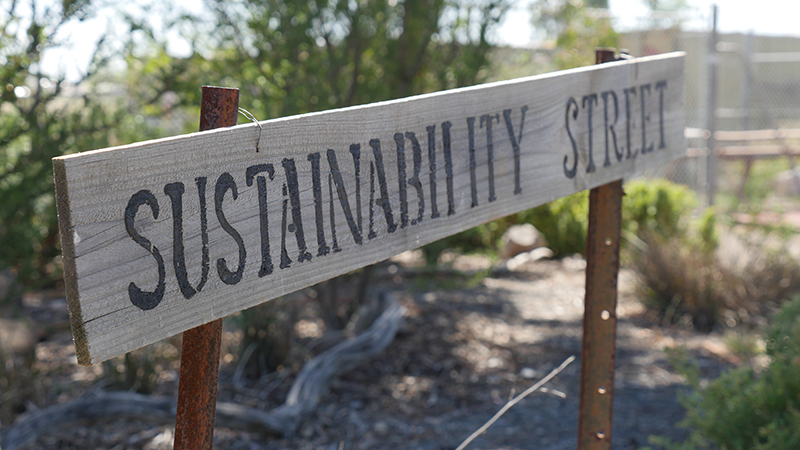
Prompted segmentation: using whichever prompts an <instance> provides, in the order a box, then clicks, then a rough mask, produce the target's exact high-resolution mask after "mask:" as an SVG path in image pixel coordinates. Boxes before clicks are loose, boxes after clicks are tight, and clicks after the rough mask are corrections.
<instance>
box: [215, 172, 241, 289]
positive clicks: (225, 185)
mask: <svg viewBox="0 0 800 450" xmlns="http://www.w3.org/2000/svg"><path fill="white" fill-rule="evenodd" d="M229 189H230V191H231V196H233V199H234V200H236V199H237V198H239V190H238V189H237V188H236V182H234V181H233V177H232V176H231V174H229V173H228V172H225V173H223V174H222V175H220V176H219V178H217V185H216V187H215V188H214V209H215V210H216V212H217V220H218V221H219V224H220V225H221V226H222V229H223V230H225V232H226V233H228V234H229V235H230V236H231V237H232V238H233V240H234V241H236V245H237V246H239V267H237V268H236V272H231V271H230V270H228V267H227V265H226V263H225V258H219V259H217V273H218V274H219V279H220V280H222V282H223V283H225V284H236V283H238V282H239V281H241V279H242V274H244V263H245V260H246V258H247V252H246V251H245V248H244V241H243V240H242V236H241V235H240V234H239V232H238V231H236V230H235V229H234V228H233V227H232V226H231V224H230V223H229V222H228V219H226V218H225V213H224V212H223V211H222V201H223V200H224V199H225V192H227V191H228V190H229Z"/></svg>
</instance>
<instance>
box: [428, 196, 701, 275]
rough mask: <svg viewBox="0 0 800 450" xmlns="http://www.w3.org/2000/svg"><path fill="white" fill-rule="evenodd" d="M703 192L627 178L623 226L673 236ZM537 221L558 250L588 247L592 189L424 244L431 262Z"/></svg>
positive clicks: (491, 244) (478, 248)
mask: <svg viewBox="0 0 800 450" xmlns="http://www.w3.org/2000/svg"><path fill="white" fill-rule="evenodd" d="M696 205H697V196H696V195H695V194H694V192H692V191H691V190H690V189H689V188H687V187H686V186H682V185H679V184H675V183H671V182H669V181H667V180H633V181H630V182H628V183H626V184H625V197H624V199H623V202H622V227H623V229H625V230H626V231H629V232H631V233H633V234H634V235H642V234H645V233H647V234H650V235H657V236H662V237H671V236H675V235H678V234H681V233H683V232H685V230H686V227H687V224H688V218H689V216H690V214H691V212H692V211H693V210H694V208H695V206H696ZM521 223H530V224H533V226H535V227H536V228H537V229H538V230H539V231H541V232H542V234H544V236H545V237H546V238H547V242H548V244H549V247H550V249H552V250H553V251H554V253H555V254H556V255H558V256H562V257H563V256H569V255H573V254H575V253H580V254H583V253H584V252H585V251H586V232H587V229H588V225H589V191H582V192H578V193H576V194H573V195H570V196H567V197H563V198H560V199H557V200H553V201H552V202H550V203H545V204H544V205H540V206H537V207H535V208H531V209H529V210H526V211H522V212H520V213H517V214H514V215H511V216H508V217H504V218H502V219H498V220H495V221H493V222H489V223H487V224H483V225H480V226H477V227H475V228H472V229H469V230H467V231H464V232H461V233H459V234H456V235H453V236H450V237H447V238H445V239H442V240H440V241H437V242H434V243H432V244H428V245H427V246H425V247H423V250H424V252H425V256H426V259H427V260H428V263H429V264H434V263H435V262H436V259H437V258H438V256H439V254H440V253H441V252H442V251H444V250H446V249H451V250H456V251H459V252H462V253H473V252H483V253H493V252H496V251H497V247H498V246H499V245H500V238H501V237H502V236H503V233H505V231H506V230H507V229H508V227H510V226H511V225H515V224H521Z"/></svg>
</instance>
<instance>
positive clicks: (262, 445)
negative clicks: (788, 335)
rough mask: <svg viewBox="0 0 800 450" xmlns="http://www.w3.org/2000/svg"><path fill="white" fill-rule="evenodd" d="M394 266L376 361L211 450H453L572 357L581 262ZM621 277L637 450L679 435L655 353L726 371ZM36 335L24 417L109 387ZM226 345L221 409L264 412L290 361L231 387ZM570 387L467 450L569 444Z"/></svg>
mask: <svg viewBox="0 0 800 450" xmlns="http://www.w3.org/2000/svg"><path fill="white" fill-rule="evenodd" d="M411 259H412V260H413V258H411ZM407 262H408V258H407V257H406V259H403V258H399V259H396V260H395V263H394V264H393V265H390V264H391V263H385V264H384V265H382V266H381V267H380V268H379V269H378V270H377V271H376V276H375V278H376V279H377V280H378V285H379V286H380V288H382V289H391V290H394V291H395V292H396V293H397V295H398V297H399V299H400V301H401V303H403V305H404V306H405V307H406V308H407V309H408V313H407V317H406V318H405V322H404V325H403V328H402V330H401V331H400V333H399V334H398V335H397V336H396V338H395V340H394V342H393V343H392V344H391V345H390V346H389V347H388V348H387V349H386V350H385V351H384V352H383V354H381V355H380V356H379V357H377V358H375V359H373V360H371V361H369V362H366V363H364V364H362V365H361V366H359V367H358V368H356V369H355V370H353V371H351V372H349V373H347V374H345V375H343V376H342V377H340V378H339V379H338V380H336V381H335V382H334V384H333V386H332V388H331V390H330V393H329V394H327V395H326V396H325V397H324V398H323V400H322V402H321V404H320V406H319V408H318V409H317V411H316V412H315V413H314V414H313V415H312V416H311V417H310V418H308V420H306V421H305V422H304V424H303V426H302V427H301V428H300V430H299V432H298V433H297V435H296V436H294V437H292V438H283V439H274V438H267V437H264V436H261V435H259V434H257V433H251V432H241V431H234V430H228V429H217V431H216V437H215V440H216V445H215V448H220V449H284V448H285V449H324V450H327V449H330V450H335V449H340V448H343V449H353V450H355V449H387V448H389V449H393V450H400V449H423V450H437V449H454V448H455V447H457V446H458V444H459V443H461V442H462V441H463V440H464V439H465V438H466V437H467V436H469V435H470V434H471V433H472V432H473V431H474V430H475V429H477V428H478V427H480V426H481V425H482V424H483V423H484V422H486V421H487V420H488V419H489V418H490V417H491V416H492V415H494V413H495V412H497V411H498V409H499V408H500V407H502V405H504V404H505V403H506V402H507V401H508V400H509V398H510V397H511V396H513V395H514V394H515V393H519V392H522V391H523V390H525V389H526V388H527V387H529V386H530V385H532V384H533V383H534V382H535V381H537V380H538V379H539V378H541V377H543V376H544V375H546V374H547V373H548V372H549V371H550V370H552V369H553V368H554V367H556V366H558V365H559V364H560V363H561V362H562V361H564V360H565V359H566V358H568V357H569V356H570V355H575V356H578V357H579V356H580V341H581V333H582V331H581V318H582V314H583V306H582V299H583V295H584V290H583V285H584V267H585V263H584V262H583V261H582V260H580V259H577V258H567V259H564V260H561V261H538V262H534V263H528V264H526V265H525V266H524V267H523V268H522V269H521V270H520V271H516V272H513V273H509V274H506V275H503V276H498V277H493V276H492V277H485V278H482V279H480V278H477V277H470V276H463V275H454V274H453V273H452V272H446V273H445V272H443V273H425V272H419V271H417V272H414V269H406V268H404V267H402V264H406V263H407ZM452 264H453V266H454V267H456V268H459V269H463V270H474V269H481V268H484V267H485V266H486V265H487V264H488V262H486V261H484V260H482V259H480V258H472V259H470V258H464V257H462V258H461V259H459V258H455V260H454V261H453V263H452ZM459 264H460V266H459ZM398 266H399V267H398ZM632 277H633V276H632V275H631V274H630V273H629V272H627V271H625V270H623V271H622V273H621V280H620V300H619V307H618V315H619V318H620V319H619V322H618V330H617V333H618V342H617V372H616V381H615V389H616V394H615V395H616V397H615V400H614V429H613V448H615V449H637V448H640V447H641V446H644V445H647V440H648V436H650V435H662V436H667V437H670V438H673V439H679V438H681V437H682V436H684V435H685V434H686V431H685V430H682V429H681V428H678V427H676V424H677V422H679V421H680V420H681V418H682V417H683V414H684V413H683V409H682V408H681V406H680V405H679V403H678V393H679V392H680V391H682V390H683V389H684V387H683V377H682V376H680V375H678V374H676V373H675V372H674V371H673V370H672V368H671V366H670V364H669V363H668V361H667V356H666V353H665V352H664V349H665V348H668V347H674V346H680V345H683V346H686V347H687V349H688V350H689V352H690V354H691V355H692V356H693V357H695V358H697V360H698V362H699V364H700V367H701V369H702V370H703V373H704V374H705V375H706V376H709V377H711V376H715V375H717V374H718V373H719V372H720V371H721V370H723V369H725V368H726V367H730V366H731V362H735V357H733V356H731V355H730V352H729V351H728V350H727V348H726V347H725V345H724V340H723V339H722V337H721V336H719V335H716V334H711V335H707V334H695V333H693V332H691V331H688V330H676V329H662V328H660V327H657V326H655V325H654V324H653V323H651V321H649V320H648V319H647V315H646V314H645V311H644V310H643V309H642V307H641V305H640V304H639V303H638V302H637V301H636V299H635V298H634V290H633V288H632V286H633V282H632ZM464 286H468V287H464ZM50 297H53V296H52V295H51V296H50ZM55 297H57V296H55ZM37 302H38V303H37ZM61 302H62V301H61V300H60V299H58V298H49V299H48V298H47V296H44V297H41V296H40V298H38V300H36V297H29V298H28V299H27V300H26V303H25V305H26V306H25V308H24V311H25V312H26V314H27V315H28V316H29V317H32V319H31V320H35V321H36V322H41V323H62V322H63V320H64V317H62V315H63V314H64V313H65V312H64V311H62V308H61V305H62V303H61ZM304 314H306V316H302V315H301V317H302V318H303V320H302V321H301V323H300V324H298V327H296V329H297V330H298V331H299V332H300V333H299V334H301V335H313V334H314V332H315V330H314V328H315V327H317V328H318V324H320V323H321V321H320V320H319V319H318V318H316V319H315V317H314V315H313V312H305V313H304ZM59 321H61V322H59ZM309 329H310V331H309ZM39 338H40V339H41V342H38V343H37V344H36V347H35V354H36V358H37V361H36V366H35V367H36V370H37V374H38V375H37V376H38V377H39V379H38V381H37V382H36V383H38V384H40V385H41V386H40V387H41V388H40V389H38V390H35V392H39V393H40V395H39V396H37V397H36V398H32V399H31V401H30V402H29V405H28V409H35V408H37V407H46V406H48V405H50V404H54V403H59V402H64V401H69V400H70V399H72V398H75V397H77V396H79V395H86V393H87V391H89V392H91V391H97V390H99V389H109V381H108V380H109V377H108V376H104V375H103V370H104V366H95V367H89V368H84V367H79V366H77V365H76V363H75V356H74V349H73V348H72V345H71V342H70V338H69V334H68V332H67V331H65V330H63V328H62V329H56V330H55V331H51V332H47V333H45V334H43V335H40V336H39ZM239 338H240V335H237V332H236V331H235V330H234V329H233V328H229V331H226V333H225V341H226V343H225V348H224V350H223V355H226V356H225V357H224V358H223V363H222V372H221V377H220V393H219V398H220V401H235V402H239V403H242V404H246V405H248V406H253V407H258V408H263V409H270V408H274V407H276V406H278V405H279V404H280V403H281V402H282V401H283V396H285V394H286V391H287V390H288V387H289V385H290V384H291V380H292V374H293V373H296V371H297V370H299V367H300V363H298V364H294V365H292V366H290V367H288V368H287V369H288V370H287V371H286V374H287V376H282V377H274V376H273V377H267V378H262V379H261V380H247V379H243V380H242V382H241V383H233V381H232V380H233V374H234V371H235V369H236V365H237V362H236V359H235V352H233V351H231V350H230V349H233V348H234V347H235V345H236V343H237V340H238V339H239ZM309 341H310V338H307V339H305V340H301V343H302V342H306V343H307V342H309ZM177 345H178V340H177V339H172V340H169V341H164V342H162V343H160V344H157V345H156V346H155V350H154V351H157V352H160V353H159V354H161V355H163V356H164V362H163V363H160V367H159V368H160V369H161V370H160V372H159V374H158V377H157V386H156V390H155V393H154V395H174V394H175V393H176V392H177V376H176V373H177V372H176V370H177V367H178V365H177V364H178V362H177V357H176V352H175V349H176V346H177ZM301 359H302V358H301ZM109 367H113V365H110V366H106V368H109ZM45 380H46V381H45ZM579 380H580V361H579V360H576V361H575V362H574V363H573V364H571V365H570V366H568V367H567V368H566V369H565V370H564V371H563V372H562V373H561V374H559V375H558V376H557V377H556V378H555V379H554V380H553V381H551V382H550V383H548V384H547V385H546V388H547V392H541V391H540V392H536V393H534V394H532V395H530V396H529V397H527V398H526V399H525V400H523V401H522V402H520V403H519V404H517V405H515V406H514V407H513V408H511V410H509V412H508V413H506V414H505V416H503V417H502V418H501V419H500V420H498V421H497V422H496V423H495V424H494V425H493V426H492V427H491V428H490V429H489V430H488V431H487V432H486V433H485V434H484V435H482V436H481V437H479V438H478V439H476V440H475V441H474V442H473V443H472V444H471V445H470V446H469V448H470V449H479V448H483V449H509V450H510V449H530V448H537V449H552V450H556V449H572V448H575V446H576V442H577V440H576V436H575V433H576V429H577V417H578V386H579ZM254 393H255V394H254ZM258 393H262V394H264V395H261V396H259V395H257V394H258ZM0 445H1V444H0ZM171 445H172V433H171V429H170V427H168V426H163V425H156V424H151V423H148V422H147V421H138V420H137V421H133V420H117V421H109V422H105V423H97V424H91V425H87V426H80V427H71V428H70V429H67V430H54V431H53V433H52V434H50V435H47V436H42V437H41V438H40V439H39V441H38V442H37V443H36V445H35V447H34V448H48V449H51V448H52V449H72V448H96V449H102V448H105V449H128V448H130V449H169V448H171Z"/></svg>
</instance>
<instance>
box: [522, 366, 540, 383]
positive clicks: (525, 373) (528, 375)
mask: <svg viewBox="0 0 800 450" xmlns="http://www.w3.org/2000/svg"><path fill="white" fill-rule="evenodd" d="M519 376H521V377H522V378H525V379H526V380H531V379H533V378H536V371H535V370H534V369H531V368H530V367H523V368H522V370H520V371H519Z"/></svg>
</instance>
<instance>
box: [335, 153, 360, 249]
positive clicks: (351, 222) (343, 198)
mask: <svg viewBox="0 0 800 450" xmlns="http://www.w3.org/2000/svg"><path fill="white" fill-rule="evenodd" d="M350 153H351V154H352V155H353V163H354V165H355V168H356V205H358V206H357V216H358V217H357V221H358V222H357V223H356V219H353V210H352V209H351V208H350V200H349V199H348V198H347V189H345V186H344V178H342V172H341V171H340V170H339V161H337V160H336V152H334V151H333V150H331V149H328V166H330V168H331V173H330V174H331V176H332V178H333V180H332V181H333V184H334V185H336V194H337V195H338V196H339V204H340V205H341V206H342V212H344V218H345V220H347V226H348V227H350V234H352V235H353V240H354V241H355V242H356V244H358V245H361V244H362V243H363V239H362V238H361V207H360V205H361V176H360V170H359V168H360V166H361V147H360V146H359V145H358V144H354V145H351V146H350ZM330 182H331V180H329V182H328V184H330ZM330 189H332V187H331V188H330ZM330 195H331V232H332V233H335V232H336V230H335V229H334V223H333V191H332V190H331V192H330Z"/></svg>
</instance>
